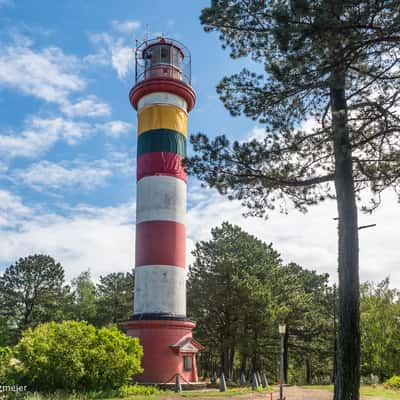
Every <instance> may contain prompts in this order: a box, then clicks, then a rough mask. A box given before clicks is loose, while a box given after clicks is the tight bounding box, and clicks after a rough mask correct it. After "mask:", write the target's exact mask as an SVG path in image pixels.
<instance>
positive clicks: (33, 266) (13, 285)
mask: <svg viewBox="0 0 400 400" xmlns="http://www.w3.org/2000/svg"><path fill="white" fill-rule="evenodd" d="M67 293H68V288H67V287H65V286H64V269H63V267H62V266H61V265H60V264H59V263H57V262H56V261H55V260H54V259H53V258H52V257H50V256H46V255H33V256H29V257H25V258H21V259H19V260H18V261H17V262H16V263H15V264H14V265H11V266H10V267H8V268H7V269H6V270H5V271H4V273H3V275H2V276H1V277H0V316H1V317H3V318H4V319H6V321H7V324H8V325H9V326H15V327H16V330H17V334H18V335H19V334H20V332H21V331H22V330H23V329H26V328H28V327H32V326H35V325H37V324H39V323H41V322H46V321H51V320H62V319H63V317H64V306H65V303H66V296H67Z"/></svg>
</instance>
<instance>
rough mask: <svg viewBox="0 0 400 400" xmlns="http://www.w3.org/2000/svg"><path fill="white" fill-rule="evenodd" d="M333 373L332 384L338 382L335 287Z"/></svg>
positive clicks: (334, 298)
mask: <svg viewBox="0 0 400 400" xmlns="http://www.w3.org/2000/svg"><path fill="white" fill-rule="evenodd" d="M333 301H334V303H333V372H332V383H335V381H336V375H337V326H336V325H337V324H336V319H337V306H338V304H337V291H336V286H333Z"/></svg>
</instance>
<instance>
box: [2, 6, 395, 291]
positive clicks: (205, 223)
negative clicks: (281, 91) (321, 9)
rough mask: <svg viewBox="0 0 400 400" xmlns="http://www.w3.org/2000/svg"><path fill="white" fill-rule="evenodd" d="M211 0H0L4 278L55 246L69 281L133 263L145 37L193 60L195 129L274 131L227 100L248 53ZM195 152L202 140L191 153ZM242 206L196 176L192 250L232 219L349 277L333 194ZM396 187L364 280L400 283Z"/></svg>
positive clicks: (289, 252) (291, 253) (363, 267)
mask: <svg viewBox="0 0 400 400" xmlns="http://www.w3.org/2000/svg"><path fill="white" fill-rule="evenodd" d="M208 4H209V1H206V0H197V1H180V0H170V1H168V2H166V1H162V0H147V1H138V0H135V1H132V0H113V1H109V0H96V1H86V0H85V1H84V0H67V1H54V0H37V1H31V0H0V273H1V272H2V271H4V269H5V268H6V267H8V266H9V265H11V264H12V263H14V262H15V261H16V260H17V259H19V258H20V257H25V256H28V255H30V254H37V253H44V254H49V255H51V256H52V257H54V258H55V259H56V260H57V261H59V262H61V263H62V265H63V266H64V268H65V270H66V277H67V279H68V280H70V279H71V278H73V277H75V276H77V275H78V274H79V273H81V272H83V271H85V270H88V269H89V270H90V271H91V274H92V277H93V279H95V280H96V279H98V277H99V276H100V275H105V274H108V273H111V272H118V271H130V270H131V269H132V268H133V265H134V240H135V229H134V224H135V181H136V179H135V176H136V166H135V164H136V159H135V157H136V156H135V155H136V114H135V111H134V110H133V109H132V107H131V106H130V104H129V100H128V93H129V90H130V88H131V87H132V86H133V84H134V80H133V79H134V77H133V63H134V56H133V49H134V46H135V42H136V40H139V41H142V40H143V39H145V38H146V37H149V38H152V37H157V36H159V35H161V34H163V35H165V36H167V37H172V38H174V39H177V40H179V41H181V42H183V43H184V44H185V45H186V46H187V47H188V48H189V49H190V51H191V55H192V86H193V87H194V89H195V91H196V94H197V101H196V106H195V108H194V110H193V111H192V112H191V113H190V116H189V133H191V134H195V133H198V132H203V133H206V134H208V135H209V136H216V135H219V134H226V135H228V136H229V137H230V138H232V139H236V140H246V139H248V138H250V137H262V135H263V132H264V128H263V127H262V126H261V125H260V124H257V123H255V122H254V121H252V120H249V119H246V118H244V117H236V118H233V117H231V116H230V115H229V113H228V112H227V111H226V110H225V109H224V107H223V105H222V103H221V101H220V100H219V99H218V96H217V95H216V91H215V86H216V85H217V83H218V82H219V81H220V80H221V79H222V77H223V76H225V75H229V74H232V73H235V72H238V71H239V70H240V69H241V68H242V67H244V66H246V67H247V68H250V69H251V68H259V66H258V65H255V63H254V62H252V61H250V60H246V59H244V60H231V59H230V58H229V52H228V51H227V50H222V48H221V43H220V41H219V39H218V35H217V34H215V33H211V34H210V33H205V32H204V31H203V28H202V26H201V25H200V22H199V15H200V12H201V9H202V8H203V7H205V6H207V5H208ZM189 152H190V148H189ZM245 211H246V210H244V209H243V208H242V207H241V205H240V203H238V202H235V201H233V202H232V201H229V200H227V199H226V198H224V197H222V196H220V195H219V194H217V193H216V192H215V191H214V190H210V189H205V188H202V187H201V185H200V182H199V181H198V180H196V179H195V178H193V177H192V178H190V179H189V182H188V216H187V236H188V237H187V247H188V263H190V262H191V260H192V256H191V254H190V251H191V250H192V249H193V248H194V244H195V242H196V241H198V240H208V239H209V238H210V230H211V228H212V227H214V226H217V225H220V224H221V223H222V222H223V221H230V222H231V223H235V224H238V225H240V226H241V227H242V228H243V229H245V230H246V231H248V232H249V233H251V234H254V235H256V236H257V237H258V238H260V239H262V240H264V241H265V242H267V243H272V244H273V246H274V248H275V249H276V250H277V251H279V252H280V254H281V256H282V258H283V260H284V262H297V263H299V264H300V265H302V266H303V267H305V268H308V269H313V270H316V271H318V272H320V273H325V272H328V273H329V274H330V275H331V281H332V282H334V281H336V279H337V226H336V222H335V221H334V220H333V218H334V217H336V215H337V212H336V205H335V203H334V202H327V203H323V204H321V205H318V206H314V207H313V208H310V210H309V212H308V213H307V214H305V215H303V214H300V213H299V212H298V211H295V210H289V213H288V214H287V215H282V214H279V213H278V212H272V213H270V214H269V218H268V219H267V220H265V219H260V218H245V217H243V215H242V214H243V212H245ZM399 218H400V207H399V205H398V204H397V200H396V198H395V196H394V195H393V194H392V193H390V192H388V193H385V195H384V201H383V205H382V206H381V208H380V209H378V211H377V212H375V213H374V214H373V215H360V218H359V220H360V224H361V225H365V224H370V223H376V224H377V226H376V227H374V228H371V229H366V230H363V231H360V277H361V280H362V281H366V280H372V281H376V282H377V281H380V280H382V279H384V278H385V277H386V276H389V277H390V279H391V283H392V285H393V286H396V287H400V268H399V251H398V237H399V235H398V223H397V222H396V221H399Z"/></svg>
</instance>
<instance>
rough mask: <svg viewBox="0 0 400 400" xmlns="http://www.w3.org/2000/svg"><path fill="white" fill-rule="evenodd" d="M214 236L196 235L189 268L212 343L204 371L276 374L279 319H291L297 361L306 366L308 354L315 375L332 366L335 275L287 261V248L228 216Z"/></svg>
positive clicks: (200, 332) (193, 298) (191, 298)
mask: <svg viewBox="0 0 400 400" xmlns="http://www.w3.org/2000/svg"><path fill="white" fill-rule="evenodd" d="M211 234H212V239H211V240H210V241H202V242H199V243H196V248H195V250H194V252H193V255H194V257H195V260H194V263H193V265H191V266H190V269H189V279H188V311H189V315H190V316H191V317H193V319H195V320H196V321H197V322H198V328H197V330H196V335H197V338H198V340H199V341H200V343H202V344H203V345H204V346H205V350H204V351H202V352H201V354H200V356H199V365H200V369H201V372H202V373H203V374H205V375H207V376H211V373H212V372H213V371H215V370H218V371H219V370H220V368H221V369H222V370H223V371H224V373H225V375H226V377H227V378H231V377H232V376H233V372H234V371H236V375H238V373H237V370H240V372H244V373H246V374H247V375H248V376H249V375H250V374H251V371H254V370H258V371H266V372H267V373H268V375H269V378H270V379H272V377H275V373H276V368H275V366H276V365H277V364H278V360H279V351H280V350H279V336H278V329H277V326H278V323H279V322H280V321H282V320H284V321H286V323H287V330H288V336H287V342H286V344H287V346H286V354H287V352H289V353H290V354H291V355H290V359H291V360H292V363H291V365H290V368H292V369H293V371H296V372H299V374H302V376H301V378H299V380H300V381H304V379H305V378H304V369H302V368H301V367H303V366H304V364H305V363H306V362H308V363H310V364H312V365H313V367H315V372H314V376H316V375H318V374H321V375H325V376H327V375H328V376H329V374H330V372H331V368H332V365H331V364H332V361H331V357H332V355H331V349H332V346H331V344H332V343H333V336H332V333H333V330H332V328H331V323H332V322H331V321H332V320H331V316H330V308H334V307H335V305H334V304H333V305H332V304H331V303H330V299H329V298H328V292H327V287H326V286H327V279H328V276H327V275H318V274H316V273H315V271H307V270H304V269H302V268H301V267H300V266H298V265H296V264H289V265H287V266H283V265H282V262H281V259H280V256H279V254H278V253H277V252H276V251H275V250H274V249H273V248H272V245H267V244H265V243H263V242H262V241H260V240H258V239H257V238H255V237H254V236H252V235H250V234H248V233H246V232H244V231H243V230H242V229H241V228H240V227H238V226H234V225H231V224H229V223H227V222H224V223H223V224H222V226H221V227H218V228H214V229H213V230H212V232H211Z"/></svg>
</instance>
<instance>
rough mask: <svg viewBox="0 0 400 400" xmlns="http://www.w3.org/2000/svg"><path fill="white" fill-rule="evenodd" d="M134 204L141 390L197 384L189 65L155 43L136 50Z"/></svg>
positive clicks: (133, 325) (173, 48) (165, 42)
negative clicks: (189, 231)
mask: <svg viewBox="0 0 400 400" xmlns="http://www.w3.org/2000/svg"><path fill="white" fill-rule="evenodd" d="M135 55H136V57H135V60H136V68H135V78H136V82H135V85H134V86H133V88H132V90H131V91H130V94H129V98H130V102H131V104H132V106H133V107H134V109H135V110H137V117H138V127H137V134H138V142H137V195H136V196H137V201H136V262H135V301H134V313H133V317H132V319H131V320H130V321H128V322H126V328H127V333H128V335H129V336H132V337H138V338H139V339H140V343H141V345H142V346H143V349H144V356H143V358H142V367H143V369H144V371H143V373H142V374H140V375H137V376H135V379H136V380H137V381H139V382H142V383H168V382H174V381H175V379H176V375H177V374H178V375H179V376H180V378H181V380H182V382H185V381H186V382H197V381H198V376H197V369H196V353H197V352H198V351H199V350H200V349H201V346H200V345H199V344H198V343H197V342H196V341H195V340H194V339H193V337H192V330H193V328H194V327H195V323H194V322H192V321H189V320H187V318H186V229H185V214H186V179H187V177H186V173H185V170H184V168H183V166H182V160H183V158H184V157H185V156H186V135H187V118H188V113H189V112H190V111H191V110H192V108H193V106H194V103H195V93H194V91H193V89H192V87H191V84H190V83H191V76H190V73H191V61H190V53H189V51H188V49H187V48H186V47H185V46H183V45H182V44H181V43H179V42H177V41H175V40H171V39H167V38H157V39H153V40H147V41H145V42H144V43H142V44H141V45H139V46H138V47H137V48H136V54H135Z"/></svg>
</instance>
